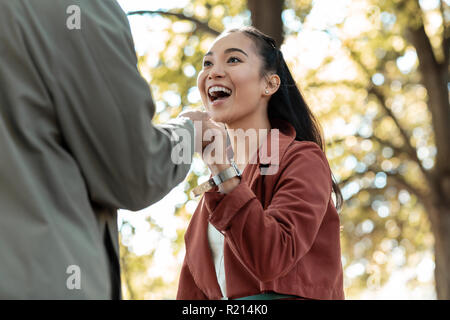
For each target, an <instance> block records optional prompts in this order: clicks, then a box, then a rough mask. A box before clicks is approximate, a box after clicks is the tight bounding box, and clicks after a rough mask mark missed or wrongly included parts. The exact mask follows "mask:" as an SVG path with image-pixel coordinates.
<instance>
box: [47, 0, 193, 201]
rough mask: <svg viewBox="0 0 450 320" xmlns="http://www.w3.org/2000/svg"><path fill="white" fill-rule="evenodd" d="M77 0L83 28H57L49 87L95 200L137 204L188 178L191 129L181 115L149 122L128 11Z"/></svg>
mask: <svg viewBox="0 0 450 320" xmlns="http://www.w3.org/2000/svg"><path fill="white" fill-rule="evenodd" d="M51 2H52V4H53V3H54V1H51ZM57 3H58V6H62V9H64V7H63V6H64V4H63V3H65V4H67V5H70V4H71V3H72V1H58V2H57ZM79 3H80V5H79V6H80V9H81V29H79V30H69V29H67V28H62V27H61V30H57V31H56V33H57V38H58V39H57V42H56V43H55V46H56V48H55V50H56V52H55V55H54V56H52V57H53V59H54V61H53V67H54V68H55V70H53V72H54V74H55V76H56V82H55V83H54V85H55V86H56V90H53V92H52V93H53V94H54V99H55V105H56V109H57V117H58V120H59V122H60V124H61V131H62V133H63V137H64V140H65V141H66V143H67V146H68V149H69V150H70V151H71V152H72V154H73V157H74V158H75V159H76V161H77V163H78V164H79V166H80V170H81V173H82V174H83V176H84V178H85V180H86V183H87V187H88V189H89V194H90V196H91V198H92V200H94V201H96V202H99V203H102V204H104V205H107V206H111V207H115V208H124V209H129V210H139V209H141V208H144V207H146V206H148V205H150V204H152V203H154V202H156V201H158V200H160V199H161V198H162V197H163V196H164V195H166V194H167V193H168V192H169V191H170V189H171V188H173V187H175V186H176V185H177V184H178V183H180V182H181V181H182V180H183V179H184V178H185V176H186V174H187V172H188V170H189V168H190V163H191V160H192V153H193V151H194V150H193V145H194V127H193V124H192V121H191V120H189V119H186V118H179V119H176V120H174V121H172V122H169V123H167V124H165V125H161V126H154V125H153V124H152V122H151V120H152V117H153V115H154V112H155V108H154V105H153V102H152V97H151V93H150V89H149V87H148V84H147V82H146V81H145V80H144V79H143V78H142V77H141V75H140V74H139V72H138V70H137V59H136V54H135V51H134V45H133V40H132V37H131V32H130V28H129V25H128V20H127V18H126V16H125V14H124V13H123V11H122V10H121V9H120V7H119V5H118V4H117V3H116V2H115V1H80V2H79ZM53 5H55V4H53ZM61 12H64V11H61ZM149 41H151V39H149ZM182 137H183V138H184V139H182ZM180 143H181V144H180ZM177 145H178V147H180V146H181V145H184V147H185V149H184V151H185V152H187V153H188V154H187V155H186V154H184V159H185V160H186V159H187V161H185V163H181V164H179V163H177V161H179V158H178V157H176V153H177V152H173V151H174V147H175V146H177Z"/></svg>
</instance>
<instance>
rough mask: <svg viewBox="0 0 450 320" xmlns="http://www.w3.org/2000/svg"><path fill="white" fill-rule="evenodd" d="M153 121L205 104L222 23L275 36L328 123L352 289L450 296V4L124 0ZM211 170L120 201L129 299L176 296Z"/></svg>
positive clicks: (354, 293)
mask: <svg viewBox="0 0 450 320" xmlns="http://www.w3.org/2000/svg"><path fill="white" fill-rule="evenodd" d="M119 4H120V5H121V6H122V8H123V9H124V11H125V12H127V13H128V18H129V22H130V26H131V30H132V33H133V37H134V41H135V47H136V52H137V55H138V61H139V69H140V71H141V73H142V75H143V77H144V78H145V79H146V80H147V81H148V83H149V85H150V86H151V89H152V94H153V97H154V100H155V102H156V113H155V116H154V118H153V122H154V123H164V122H165V121H167V120H169V119H170V118H173V117H176V116H177V115H178V114H179V113H180V112H181V111H182V110H183V109H185V108H198V109H199V108H200V107H201V100H200V96H199V92H198V89H197V87H196V78H197V74H198V71H199V70H200V69H201V63H202V58H203V55H204V54H205V53H206V50H207V49H208V47H209V45H210V44H211V43H212V41H213V40H214V38H215V37H216V36H217V35H218V34H219V33H220V32H221V31H223V30H225V29H227V28H232V27H240V26H244V25H254V26H256V27H258V28H259V29H260V30H262V31H264V32H265V33H267V34H269V35H271V36H272V37H274V38H275V39H276V40H277V43H278V45H279V47H280V49H281V51H282V52H283V55H284V57H285V59H286V60H287V62H288V65H289V67H290V69H291V72H292V73H293V75H294V77H295V79H296V81H297V84H298V86H299V88H300V90H301V91H302V93H303V94H304V96H305V98H306V101H307V103H308V104H309V106H310V107H311V109H312V111H313V112H314V113H315V115H316V116H317V117H318V119H319V121H320V122H321V125H322V128H323V133H324V136H325V139H326V154H327V157H328V160H329V162H330V166H331V169H332V171H333V173H334V176H335V178H336V180H337V182H338V183H339V186H340V187H341V190H342V194H343V196H344V200H345V203H344V206H343V208H342V210H340V219H341V225H342V226H343V227H344V228H343V231H342V233H341V246H342V265H343V268H344V289H345V294H346V298H347V299H450V276H449V275H450V160H449V159H450V106H449V89H450V84H449V82H448V81H449V77H448V74H449V55H450V49H449V48H450V47H449V45H450V28H449V24H450V0H419V1H418V0H397V1H396V0H389V1H388V0H377V1H372V0H353V1H350V0H315V1H310V0H223V1H219V0H165V1H153V0H150V1H148V0H119ZM208 177H209V171H208V169H207V168H206V167H205V166H204V165H203V163H202V161H201V159H200V158H199V157H198V155H196V156H195V158H194V161H193V164H192V166H191V170H190V171H189V174H188V176H187V177H186V179H185V180H184V181H183V182H182V183H180V184H179V185H178V186H177V187H176V188H174V189H173V190H172V191H171V192H170V193H169V194H168V195H167V196H166V197H164V198H163V199H162V200H161V201H159V202H157V203H155V204H153V205H152V206H150V207H148V208H146V209H144V210H141V211H139V212H129V211H125V210H121V211H119V221H118V224H119V228H120V242H121V247H120V250H121V266H122V288H123V296H124V299H174V298H175V296H176V290H177V282H178V277H179V272H180V269H181V264H182V261H183V258H184V254H185V248H184V238H183V236H184V233H185V230H186V228H187V226H188V223H189V220H190V218H191V217H192V214H193V212H194V210H195V208H196V206H197V204H198V199H194V198H191V196H190V195H189V193H190V190H192V188H194V187H195V186H196V185H197V184H200V183H202V182H203V181H205V180H206V179H207V178H208Z"/></svg>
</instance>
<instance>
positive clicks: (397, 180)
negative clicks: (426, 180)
mask: <svg viewBox="0 0 450 320" xmlns="http://www.w3.org/2000/svg"><path fill="white" fill-rule="evenodd" d="M367 172H373V173H375V174H376V173H377V172H384V173H385V174H386V175H387V176H388V179H387V180H388V181H387V184H389V185H394V186H397V187H399V188H403V189H406V190H407V191H408V192H409V193H411V194H414V195H415V196H416V197H417V198H418V199H419V201H420V202H421V203H422V204H425V203H426V202H427V197H426V196H425V194H424V193H423V192H422V191H420V190H419V189H417V188H416V187H414V186H412V185H411V184H410V183H409V182H407V181H406V180H405V179H404V178H403V177H402V175H401V174H399V173H392V172H389V171H388V172H386V171H384V170H382V169H381V168H377V167H374V166H369V167H368V168H367V170H366V171H364V172H361V173H357V174H353V175H351V176H349V177H347V178H346V179H344V180H342V181H341V182H339V183H338V184H339V187H340V188H342V187H344V186H345V185H346V184H347V183H348V182H350V181H353V180H355V179H359V178H363V177H364V176H365V174H366V173H367ZM369 188H371V187H368V188H363V189H362V190H366V189H369ZM377 189H378V188H377ZM379 190H382V189H379ZM358 193H359V192H358ZM349 199H350V198H349ZM349 199H347V200H346V201H348V200H349Z"/></svg>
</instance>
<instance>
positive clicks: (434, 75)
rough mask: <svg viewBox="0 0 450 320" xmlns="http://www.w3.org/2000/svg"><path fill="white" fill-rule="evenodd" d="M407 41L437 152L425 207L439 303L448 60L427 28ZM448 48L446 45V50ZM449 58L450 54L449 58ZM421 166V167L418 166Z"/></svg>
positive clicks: (444, 254)
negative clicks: (439, 54)
mask: <svg viewBox="0 0 450 320" xmlns="http://www.w3.org/2000/svg"><path fill="white" fill-rule="evenodd" d="M406 37H407V38H408V40H409V41H410V42H411V44H412V45H413V46H414V47H415V49H416V52H417V56H418V58H419V70H420V73H421V82H422V84H423V86H424V87H425V88H426V90H427V94H428V101H427V104H428V109H429V110H430V113H431V117H432V125H433V131H434V140H435V145H436V149H437V154H436V158H435V165H434V168H433V170H432V171H431V172H430V174H429V175H427V176H428V177H427V180H428V181H427V182H428V185H429V186H430V190H431V193H430V196H429V198H428V200H426V203H424V206H425V209H426V210H427V213H428V217H429V218H430V222H431V228H432V231H433V235H434V256H435V283H436V294H437V298H438V299H450V160H449V159H450V143H449V141H450V103H449V96H448V78H449V76H448V60H447V58H446V59H444V61H442V62H439V61H437V59H436V57H435V55H434V52H433V49H432V46H431V43H430V40H429V38H428V36H427V34H426V32H425V28H424V27H423V25H422V26H420V27H419V28H416V29H407V30H406ZM446 46H447V44H446V43H445V41H444V43H443V47H444V48H446ZM446 55H447V54H446ZM419 165H420V163H419Z"/></svg>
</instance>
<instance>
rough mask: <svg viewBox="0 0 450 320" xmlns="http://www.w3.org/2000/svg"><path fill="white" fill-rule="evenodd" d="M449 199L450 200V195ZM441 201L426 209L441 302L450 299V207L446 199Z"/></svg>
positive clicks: (437, 288)
mask: <svg viewBox="0 0 450 320" xmlns="http://www.w3.org/2000/svg"><path fill="white" fill-rule="evenodd" d="M447 199H450V195H448V198H447ZM441 200H442V202H441V203H435V204H434V205H427V206H426V207H425V208H426V210H427V212H428V214H429V216H430V221H431V228H432V231H433V234H434V259H435V269H434V279H435V286H436V295H437V298H438V299H439V300H448V299H450V272H449V270H450V206H449V204H448V203H447V204H445V200H446V199H441ZM447 202H448V200H447Z"/></svg>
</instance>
